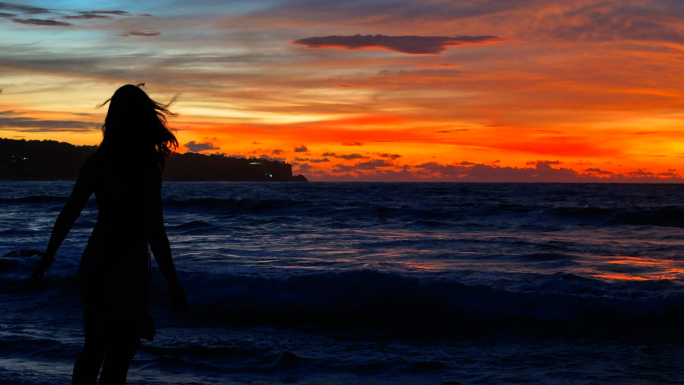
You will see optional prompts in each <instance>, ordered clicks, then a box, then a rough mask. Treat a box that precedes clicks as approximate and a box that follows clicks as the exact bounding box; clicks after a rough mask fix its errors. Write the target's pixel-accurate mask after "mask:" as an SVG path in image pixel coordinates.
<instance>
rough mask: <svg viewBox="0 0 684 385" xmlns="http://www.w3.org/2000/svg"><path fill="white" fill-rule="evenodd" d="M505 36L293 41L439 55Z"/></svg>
mask: <svg viewBox="0 0 684 385" xmlns="http://www.w3.org/2000/svg"><path fill="white" fill-rule="evenodd" d="M503 40H504V39H501V38H498V37H496V36H456V37H448V36H385V35H365V36H362V35H353V36H336V35H331V36H326V37H309V38H305V39H299V40H295V41H293V42H292V43H294V44H297V45H305V46H307V47H309V48H342V49H368V48H371V49H386V50H388V51H393V52H400V53H405V54H412V55H438V54H440V53H442V52H444V51H446V50H447V49H449V48H451V47H455V46H458V45H474V44H491V43H494V42H500V41H503Z"/></svg>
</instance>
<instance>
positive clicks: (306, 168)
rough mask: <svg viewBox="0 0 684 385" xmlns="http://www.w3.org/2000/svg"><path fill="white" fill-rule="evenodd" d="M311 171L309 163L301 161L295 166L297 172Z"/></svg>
mask: <svg viewBox="0 0 684 385" xmlns="http://www.w3.org/2000/svg"><path fill="white" fill-rule="evenodd" d="M309 171H311V165H309V164H306V163H303V164H300V165H298V166H297V172H299V173H308V172H309Z"/></svg>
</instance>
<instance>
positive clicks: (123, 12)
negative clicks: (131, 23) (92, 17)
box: [90, 10, 152, 16]
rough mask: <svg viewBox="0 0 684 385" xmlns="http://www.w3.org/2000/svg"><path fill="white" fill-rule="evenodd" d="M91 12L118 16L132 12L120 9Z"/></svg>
mask: <svg viewBox="0 0 684 385" xmlns="http://www.w3.org/2000/svg"><path fill="white" fill-rule="evenodd" d="M90 13H97V14H101V15H117V16H126V15H130V14H131V13H130V12H126V11H118V10H114V11H90ZM141 16H148V15H141ZM149 16H152V15H149Z"/></svg>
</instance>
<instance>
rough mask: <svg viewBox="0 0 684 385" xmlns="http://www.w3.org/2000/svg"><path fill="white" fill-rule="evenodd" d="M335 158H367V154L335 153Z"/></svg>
mask: <svg viewBox="0 0 684 385" xmlns="http://www.w3.org/2000/svg"><path fill="white" fill-rule="evenodd" d="M335 158H341V159H344V160H354V159H368V157H367V156H363V155H361V154H348V155H336V156H335Z"/></svg>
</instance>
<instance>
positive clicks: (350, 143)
mask: <svg viewBox="0 0 684 385" xmlns="http://www.w3.org/2000/svg"><path fill="white" fill-rule="evenodd" d="M342 145H343V146H363V143H361V142H344V143H342Z"/></svg>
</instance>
